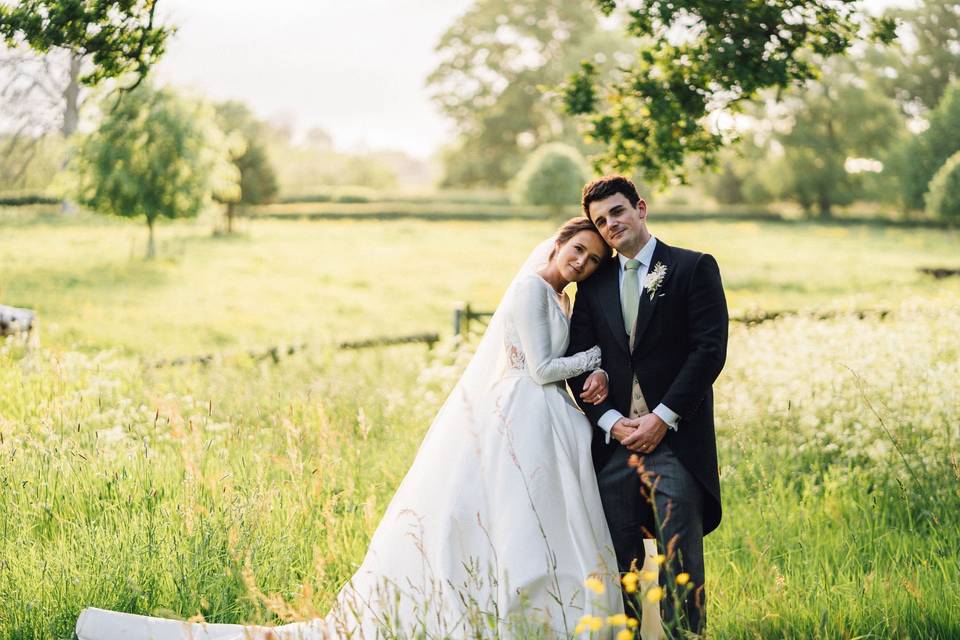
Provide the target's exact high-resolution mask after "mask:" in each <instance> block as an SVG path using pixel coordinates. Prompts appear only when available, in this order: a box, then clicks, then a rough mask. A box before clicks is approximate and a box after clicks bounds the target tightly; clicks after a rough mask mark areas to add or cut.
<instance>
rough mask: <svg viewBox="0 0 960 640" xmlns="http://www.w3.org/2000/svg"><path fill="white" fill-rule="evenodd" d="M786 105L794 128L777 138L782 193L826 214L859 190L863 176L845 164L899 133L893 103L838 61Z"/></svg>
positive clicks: (872, 153) (872, 154)
mask: <svg viewBox="0 0 960 640" xmlns="http://www.w3.org/2000/svg"><path fill="white" fill-rule="evenodd" d="M787 104H788V119H789V120H791V121H792V122H793V126H792V128H791V129H790V130H789V132H787V133H784V134H780V135H779V136H778V138H777V139H778V140H779V141H780V143H781V144H782V145H783V148H784V158H783V166H784V168H785V176H784V177H785V180H784V183H783V186H782V190H781V192H780V195H781V196H782V197H785V198H788V199H792V200H795V201H797V202H799V203H800V205H801V206H803V208H804V209H805V210H807V211H812V210H813V209H814V208H816V209H817V211H818V212H819V214H820V215H823V216H829V215H830V214H831V211H832V209H833V207H834V206H836V205H843V204H849V203H851V202H853V201H854V200H855V199H856V198H857V197H858V196H859V195H860V194H861V192H862V191H861V190H862V186H863V175H862V174H861V173H854V172H851V171H850V170H848V168H847V167H846V162H847V160H848V159H849V158H866V159H875V158H877V157H878V156H879V155H880V154H881V153H882V152H883V151H884V149H885V147H886V146H888V145H889V144H890V143H891V140H893V139H895V136H896V135H897V132H898V131H901V130H902V129H903V122H902V118H901V117H900V115H899V112H898V110H897V106H896V104H895V103H894V102H893V101H892V100H890V99H889V98H887V97H886V96H884V95H883V94H882V93H880V92H879V91H876V90H873V89H872V88H871V87H870V86H869V85H866V84H865V83H863V81H862V78H860V77H859V71H858V69H857V66H856V65H855V64H852V63H846V62H839V61H834V62H831V63H828V65H827V68H826V70H825V74H824V77H823V79H822V80H820V81H819V82H811V83H808V84H807V85H806V86H805V87H803V90H802V91H801V92H800V93H799V95H797V96H796V97H795V98H794V99H793V100H789V101H788V102H787Z"/></svg>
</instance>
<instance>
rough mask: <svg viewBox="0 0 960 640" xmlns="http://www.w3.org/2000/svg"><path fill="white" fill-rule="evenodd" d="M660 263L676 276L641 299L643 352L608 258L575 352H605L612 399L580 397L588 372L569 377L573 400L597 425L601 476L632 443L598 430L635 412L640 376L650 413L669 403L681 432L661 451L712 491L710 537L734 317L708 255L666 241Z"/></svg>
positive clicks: (586, 306)
mask: <svg viewBox="0 0 960 640" xmlns="http://www.w3.org/2000/svg"><path fill="white" fill-rule="evenodd" d="M657 263H662V264H663V265H664V266H665V267H666V277H665V278H664V280H663V282H662V283H661V285H660V287H659V288H658V289H657V290H656V292H655V293H654V295H653V298H652V299H651V298H650V295H649V293H648V292H647V291H644V292H642V293H641V296H640V309H639V312H638V315H637V338H636V340H635V344H634V349H633V352H632V353H631V352H630V349H629V337H628V336H627V332H626V330H625V329H624V325H623V314H622V311H621V308H620V265H619V263H618V260H617V258H615V257H614V258H611V259H609V260H606V261H605V262H604V263H603V264H602V265H601V266H600V267H599V269H598V270H597V272H596V273H594V274H593V275H592V276H591V277H589V278H587V279H586V280H585V281H583V282H581V283H579V285H578V287H577V297H576V302H575V304H574V308H573V317H572V319H571V322H570V346H569V348H568V354H573V353H577V352H579V351H584V350H586V349H589V348H590V347H592V346H594V345H599V346H600V349H601V351H602V352H603V365H602V366H603V369H604V370H605V371H606V372H607V374H608V376H609V393H608V396H607V399H606V400H605V401H604V402H602V403H601V404H599V405H592V404H586V403H584V402H583V401H582V400H581V399H580V397H579V396H580V392H581V391H582V390H583V384H584V382H585V380H586V378H587V375H588V374H584V375H582V376H579V377H577V378H573V379H570V380H568V383H569V384H570V388H571V390H572V391H573V395H574V397H575V398H576V400H577V402H578V403H579V404H580V406H581V408H582V409H583V410H584V412H585V413H586V414H587V416H588V417H589V418H590V421H591V422H592V423H593V425H594V433H593V462H594V466H595V467H596V469H597V470H598V471H599V470H600V469H601V468H603V466H604V464H605V463H606V462H607V460H609V458H610V456H611V455H613V453H614V451H615V450H616V449H617V448H618V447H621V446H622V445H621V444H620V443H619V442H617V441H615V440H612V439H611V441H610V443H609V444H607V443H606V433H604V431H603V430H602V429H600V428H599V427H597V426H596V424H597V420H598V419H599V418H600V416H602V415H603V414H604V413H605V412H606V411H607V410H609V409H617V410H618V411H620V413H622V414H623V415H624V416H629V414H630V394H631V390H632V386H633V376H634V374H636V377H637V381H638V382H639V384H640V389H641V391H642V392H643V396H644V399H645V400H646V403H647V406H648V407H649V408H650V410H651V411H652V410H653V409H654V408H655V407H656V406H657V405H659V404H660V403H663V404H664V405H666V406H667V407H669V408H670V409H671V410H673V411H674V412H675V413H677V414H678V415H679V416H680V421H679V423H678V430H677V431H673V430H667V433H666V435H665V436H664V439H663V441H662V442H661V445H660V446H667V447H669V448H670V449H671V450H672V451H673V452H674V454H675V455H676V456H677V458H678V459H679V460H680V462H681V463H682V464H683V466H684V467H685V468H686V469H687V470H688V471H689V472H690V473H691V474H692V475H693V476H694V477H695V478H696V479H697V480H698V481H699V482H700V483H701V484H702V485H703V488H704V489H705V490H706V496H707V499H706V500H704V503H703V511H704V513H703V527H704V533H709V532H710V531H712V530H713V529H715V528H716V527H717V526H718V525H719V524H720V515H721V509H720V473H719V469H718V466H717V443H716V436H715V434H714V422H713V388H712V385H713V382H714V380H716V378H717V376H718V375H719V374H720V370H721V369H722V368H723V364H724V361H725V359H726V352H727V329H728V322H729V318H728V315H727V303H726V299H725V297H724V293H723V285H722V283H721V281H720V269H719V267H718V266H717V262H716V260H714V258H713V257H712V256H711V255H709V254H704V253H697V252H695V251H689V250H686V249H678V248H676V247H670V246H668V245H667V244H666V243H665V242H663V241H661V240H660V239H657V245H656V249H655V251H654V254H653V258H652V260H651V267H650V272H652V271H653V269H654V267H655V266H656V265H657Z"/></svg>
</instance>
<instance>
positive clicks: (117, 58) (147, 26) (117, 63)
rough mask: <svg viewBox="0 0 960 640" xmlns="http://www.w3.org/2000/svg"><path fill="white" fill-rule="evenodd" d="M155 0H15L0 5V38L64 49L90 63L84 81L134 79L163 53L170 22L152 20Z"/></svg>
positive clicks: (12, 42)
mask: <svg viewBox="0 0 960 640" xmlns="http://www.w3.org/2000/svg"><path fill="white" fill-rule="evenodd" d="M157 1H158V0H20V1H19V2H16V3H13V4H0V37H2V38H3V39H4V40H6V41H7V43H8V44H10V45H20V44H26V45H27V46H29V47H30V48H31V49H33V50H34V51H36V52H38V53H46V52H48V51H50V50H51V49H57V48H59V49H65V50H67V51H69V52H71V53H72V54H73V55H75V56H77V57H80V58H83V57H87V56H89V58H90V60H91V62H92V65H91V68H90V69H89V70H88V71H87V72H86V73H84V74H83V75H82V76H81V77H80V81H81V82H82V83H84V84H86V85H90V86H93V85H96V84H98V83H99V82H101V81H102V80H106V79H108V78H119V77H120V76H122V75H125V74H133V75H134V76H135V77H136V80H135V83H139V82H140V80H141V79H142V78H143V77H144V76H145V75H146V74H147V71H149V69H150V67H151V66H152V65H153V64H154V63H155V62H156V61H157V60H159V58H160V56H161V55H163V51H164V46H165V44H166V41H167V38H168V37H169V35H170V34H171V33H172V30H171V29H170V28H169V27H165V26H161V25H158V24H156V22H155V18H156V10H157Z"/></svg>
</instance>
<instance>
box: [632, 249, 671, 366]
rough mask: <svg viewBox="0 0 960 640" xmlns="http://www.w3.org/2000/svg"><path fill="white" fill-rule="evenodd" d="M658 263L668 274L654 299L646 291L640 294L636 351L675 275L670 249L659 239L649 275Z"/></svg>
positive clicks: (635, 339) (635, 337)
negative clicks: (658, 303)
mask: <svg viewBox="0 0 960 640" xmlns="http://www.w3.org/2000/svg"><path fill="white" fill-rule="evenodd" d="M658 263H659V264H662V265H663V266H665V267H666V268H667V273H666V275H665V276H664V278H663V281H662V282H661V283H660V286H659V287H658V288H657V290H656V292H655V293H654V294H653V298H652V299H651V298H650V293H649V292H648V291H647V290H646V289H644V290H643V291H642V292H641V293H640V310H639V311H638V312H637V329H636V334H635V336H634V339H633V348H634V349H636V348H637V345H639V344H640V341H641V340H642V339H643V333H644V332H645V331H646V330H647V326H648V325H649V324H650V319H651V318H652V317H653V312H654V311H655V310H656V308H657V302H658V301H659V300H660V296H661V295H663V294H664V293H666V291H667V289H666V284H667V281H668V280H669V279H670V275H671V274H672V273H673V269H672V266H673V265H672V264H671V262H670V247H669V245H667V243H665V242H663V241H662V240H660V239H659V238H657V246H656V248H655V249H654V250H653V258H652V259H651V260H650V268H649V269H648V270H647V274H648V275H649V274H650V273H653V270H654V268H655V267H656V266H657V264H658Z"/></svg>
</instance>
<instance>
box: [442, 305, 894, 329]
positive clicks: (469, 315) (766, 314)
mask: <svg viewBox="0 0 960 640" xmlns="http://www.w3.org/2000/svg"><path fill="white" fill-rule="evenodd" d="M890 313H891V311H890V310H889V309H859V310H854V311H820V312H817V311H800V310H797V309H780V310H775V311H756V312H750V313H745V314H742V315H739V316H733V317H732V318H730V322H735V323H738V324H745V325H747V326H753V325H757V324H761V323H763V322H770V321H771V320H778V319H780V318H786V317H792V316H803V315H807V316H809V317H811V318H813V319H815V320H832V319H834V318H840V317H847V316H849V317H854V318H857V319H858V320H867V319H876V320H883V319H885V318H886V317H887V316H888V315H890ZM492 315H493V312H492V311H474V310H473V307H471V306H470V303H463V304H460V305H457V307H456V308H455V309H454V311H453V334H454V335H460V334H461V333H463V334H466V333H467V332H469V330H470V323H471V321H473V320H489V319H490V317H491V316H492Z"/></svg>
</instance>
